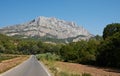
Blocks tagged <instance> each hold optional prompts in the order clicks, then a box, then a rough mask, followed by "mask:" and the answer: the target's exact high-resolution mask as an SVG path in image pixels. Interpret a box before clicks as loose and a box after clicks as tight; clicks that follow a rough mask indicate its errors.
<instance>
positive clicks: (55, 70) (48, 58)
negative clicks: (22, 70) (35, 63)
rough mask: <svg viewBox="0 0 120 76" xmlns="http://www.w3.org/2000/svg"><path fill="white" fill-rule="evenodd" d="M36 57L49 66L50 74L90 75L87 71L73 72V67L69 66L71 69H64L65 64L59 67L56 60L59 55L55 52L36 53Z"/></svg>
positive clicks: (60, 75) (57, 75) (68, 75)
mask: <svg viewBox="0 0 120 76" xmlns="http://www.w3.org/2000/svg"><path fill="white" fill-rule="evenodd" d="M36 57H37V58H38V60H40V61H42V62H43V63H44V64H45V65H46V66H47V67H48V68H49V71H50V72H51V75H52V76H92V75H90V74H89V73H78V72H75V71H74V69H73V68H71V69H72V70H73V71H71V70H70V69H66V66H65V65H62V67H64V68H61V67H59V65H58V64H57V61H58V60H60V57H59V56H57V55H55V54H50V53H46V54H39V55H36ZM69 67H71V66H69Z"/></svg>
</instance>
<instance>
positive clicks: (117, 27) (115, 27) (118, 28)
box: [103, 23, 120, 39]
mask: <svg viewBox="0 0 120 76" xmlns="http://www.w3.org/2000/svg"><path fill="white" fill-rule="evenodd" d="M116 32H120V23H112V24H108V25H107V26H106V27H105V28H104V31H103V38H104V39H106V38H108V37H109V36H112V35H113V34H115V33H116Z"/></svg>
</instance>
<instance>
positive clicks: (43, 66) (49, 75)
mask: <svg viewBox="0 0 120 76" xmlns="http://www.w3.org/2000/svg"><path fill="white" fill-rule="evenodd" d="M38 62H39V64H40V65H41V66H42V68H43V69H44V70H45V72H46V73H47V74H48V76H51V74H50V73H49V72H48V70H47V68H46V67H45V65H44V64H43V63H41V62H40V61H38Z"/></svg>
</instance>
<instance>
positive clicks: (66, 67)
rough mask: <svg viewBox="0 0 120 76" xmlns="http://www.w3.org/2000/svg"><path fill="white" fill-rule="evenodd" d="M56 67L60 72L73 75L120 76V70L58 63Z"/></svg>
mask: <svg viewBox="0 0 120 76" xmlns="http://www.w3.org/2000/svg"><path fill="white" fill-rule="evenodd" d="M55 66H56V68H58V69H59V71H66V72H69V73H73V74H81V73H89V74H91V75H92V76H120V70H112V69H105V68H97V67H93V66H88V65H82V64H75V63H67V62H56V63H55Z"/></svg>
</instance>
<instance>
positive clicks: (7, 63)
mask: <svg viewBox="0 0 120 76" xmlns="http://www.w3.org/2000/svg"><path fill="white" fill-rule="evenodd" d="M28 57H29V56H19V57H16V58H13V59H9V60H4V61H2V62H1V63H0V73H3V72H5V71H7V70H9V69H10V68H12V67H15V66H16V65H18V64H20V63H22V62H23V61H25V60H26V59H28Z"/></svg>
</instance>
